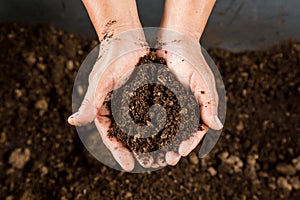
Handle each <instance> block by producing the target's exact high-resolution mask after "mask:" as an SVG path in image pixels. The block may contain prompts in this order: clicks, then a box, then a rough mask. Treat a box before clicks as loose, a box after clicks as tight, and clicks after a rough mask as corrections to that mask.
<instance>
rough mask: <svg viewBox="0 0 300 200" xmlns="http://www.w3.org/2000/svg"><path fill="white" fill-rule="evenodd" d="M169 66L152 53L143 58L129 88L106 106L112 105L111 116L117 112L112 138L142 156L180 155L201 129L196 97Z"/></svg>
mask: <svg viewBox="0 0 300 200" xmlns="http://www.w3.org/2000/svg"><path fill="white" fill-rule="evenodd" d="M165 64H166V62H165V61H164V59H163V58H160V57H158V56H157V55H156V53H155V51H151V52H150V54H149V55H146V56H144V57H143V58H141V60H140V61H139V63H138V64H137V67H136V68H135V70H134V71H133V73H132V74H131V76H130V78H129V80H128V81H127V82H126V84H124V85H123V86H122V87H121V88H119V89H117V90H115V91H112V96H111V99H112V100H111V101H109V102H104V104H108V105H111V106H108V107H109V110H110V113H111V109H112V108H115V110H116V111H115V112H113V115H111V119H112V124H111V128H110V130H109V136H115V137H117V139H118V140H119V141H122V142H123V143H124V144H125V145H126V146H127V147H128V148H129V149H131V150H134V151H135V152H138V153H147V152H153V151H157V150H159V149H163V148H164V149H167V150H174V151H178V146H179V143H180V142H181V141H182V140H186V139H188V138H189V137H190V135H191V134H192V133H195V132H196V131H197V129H198V127H199V128H200V127H201V126H200V125H199V121H200V120H199V108H198V104H197V102H196V99H195V97H194V95H193V94H192V92H191V91H188V90H185V88H184V87H183V86H182V85H181V84H180V83H179V82H178V81H177V80H176V78H175V76H174V75H173V74H172V73H171V72H170V70H169V69H168V68H167V66H166V65H165ZM107 99H109V98H107ZM158 105H160V106H158ZM116 121H117V122H116ZM175 136H176V137H175Z"/></svg>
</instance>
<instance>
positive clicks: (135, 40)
mask: <svg viewBox="0 0 300 200" xmlns="http://www.w3.org/2000/svg"><path fill="white" fill-rule="evenodd" d="M148 51H149V48H148V45H147V43H146V40H145V36H144V33H143V30H142V29H140V30H133V31H129V32H128V33H126V34H120V35H116V36H113V37H112V38H107V39H105V40H104V41H103V42H102V43H101V45H100V52H99V57H98V61H97V62H96V64H95V65H94V67H93V70H92V72H91V73H90V75H89V87H88V90H87V92H86V95H85V97H84V100H83V101H82V104H81V106H80V108H79V110H78V111H77V112H76V113H75V114H73V115H71V116H70V117H69V118H68V122H69V123H70V124H71V125H75V126H82V125H86V124H88V123H90V122H92V121H95V124H96V127H97V129H98V131H99V133H100V135H101V138H102V140H103V143H104V144H105V145H106V147H107V148H108V149H109V150H110V151H111V153H112V155H113V157H114V158H115V160H116V161H117V162H118V163H119V164H120V166H121V167H122V168H123V169H124V170H125V171H131V170H133V168H134V157H133V154H132V153H131V151H130V150H129V149H127V148H126V146H125V145H124V144H123V143H122V142H120V141H117V139H116V138H115V137H108V136H107V133H108V130H109V127H110V125H111V119H110V117H109V114H110V113H109V110H108V108H107V107H106V106H105V105H103V103H104V101H105V97H106V96H107V94H108V93H109V92H110V91H112V90H114V89H117V88H118V87H120V86H121V85H122V84H124V83H125V81H126V78H128V76H129V75H130V74H131V72H132V71H133V70H134V68H135V66H136V64H137V63H138V61H139V59H140V58H141V57H143V56H144V55H146V54H147V53H148ZM125 75H126V76H125ZM100 77H101V79H100Z"/></svg>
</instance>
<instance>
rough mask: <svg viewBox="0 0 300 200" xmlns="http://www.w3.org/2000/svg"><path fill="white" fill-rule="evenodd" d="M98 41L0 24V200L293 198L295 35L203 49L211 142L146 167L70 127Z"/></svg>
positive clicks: (298, 47) (298, 135)
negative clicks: (124, 163) (93, 148)
mask: <svg viewBox="0 0 300 200" xmlns="http://www.w3.org/2000/svg"><path fill="white" fill-rule="evenodd" d="M96 45H97V42H96V41H95V40H91V39H87V38H82V37H80V36H77V35H74V34H69V33H64V32H62V31H59V30H56V29H54V28H53V27H51V26H45V25H42V26H33V27H30V26H21V25H17V24H1V25H0V69H1V73H0V84H1V89H0V96H1V101H0V113H1V114H0V172H1V173H0V199H7V200H11V199H23V200H24V199H218V200H219V199H239V200H240V199H292V200H293V199H295V200H296V199H300V183H299V175H300V148H299V144H300V124H299V120H300V118H299V113H300V108H299V102H300V95H299V92H300V79H299V77H300V67H299V66H300V43H299V42H292V41H287V42H285V43H282V44H280V45H278V46H274V47H272V48H270V49H267V50H265V51H257V52H254V51H251V52H242V53H231V52H229V51H225V50H220V49H213V50H210V51H209V53H210V55H211V56H212V58H213V59H214V61H215V62H216V64H217V66H218V67H219V69H220V72H221V74H222V76H223V80H224V83H225V86H226V91H227V98H228V103H227V118H226V123H225V126H224V131H223V134H222V135H221V138H220V140H219V141H218V143H217V145H216V146H215V148H214V149H213V150H212V152H210V153H209V154H208V156H206V157H205V158H203V159H199V158H198V157H197V152H198V150H199V148H198V149H196V150H195V151H193V152H192V153H191V154H190V155H189V156H187V157H186V158H182V159H181V160H180V162H179V163H178V164H177V165H176V166H174V167H171V166H168V167H166V168H164V169H162V170H159V171H155V172H149V173H144V174H130V173H124V172H119V171H116V170H114V169H110V168H108V167H106V166H105V165H103V164H101V163H99V162H98V161H97V160H96V159H94V158H93V157H92V156H91V155H90V154H89V153H88V152H87V151H86V149H85V147H84V146H83V144H82V143H81V141H80V139H79V137H78V134H77V132H76V129H75V128H74V127H72V126H69V125H68V124H67V122H66V119H67V117H68V116H69V115H70V114H71V113H72V110H71V104H72V103H71V96H72V86H73V83H74V80H75V76H76V73H77V71H78V69H79V66H80V63H81V62H82V61H83V60H84V58H85V56H86V55H87V54H88V53H89V52H90V50H91V49H92V48H93V47H95V46H96Z"/></svg>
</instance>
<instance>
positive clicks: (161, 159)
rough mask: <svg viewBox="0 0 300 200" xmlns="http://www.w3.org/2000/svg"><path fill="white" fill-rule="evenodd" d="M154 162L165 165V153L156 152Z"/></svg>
mask: <svg viewBox="0 0 300 200" xmlns="http://www.w3.org/2000/svg"><path fill="white" fill-rule="evenodd" d="M156 163H157V164H158V165H159V166H161V167H165V166H167V162H166V156H165V153H162V152H160V153H158V154H157V157H156Z"/></svg>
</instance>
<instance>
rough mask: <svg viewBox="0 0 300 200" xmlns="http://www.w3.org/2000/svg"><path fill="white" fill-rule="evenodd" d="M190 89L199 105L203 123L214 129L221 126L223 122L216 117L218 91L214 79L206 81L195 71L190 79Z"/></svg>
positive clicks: (218, 128)
mask: <svg viewBox="0 0 300 200" xmlns="http://www.w3.org/2000/svg"><path fill="white" fill-rule="evenodd" d="M190 82H191V83H190V85H191V89H192V91H193V92H194V95H195V98H196V100H197V102H198V104H199V105H200V116H201V119H202V121H203V122H204V124H206V125H207V126H208V127H210V128H212V129H214V130H220V129H221V128H223V124H222V122H221V121H220V119H219V117H218V99H219V98H218V93H217V90H216V88H215V81H214V80H210V82H209V83H208V82H206V81H205V80H204V79H202V78H201V76H200V75H196V72H195V73H194V74H193V75H192V77H191V80H190Z"/></svg>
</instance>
